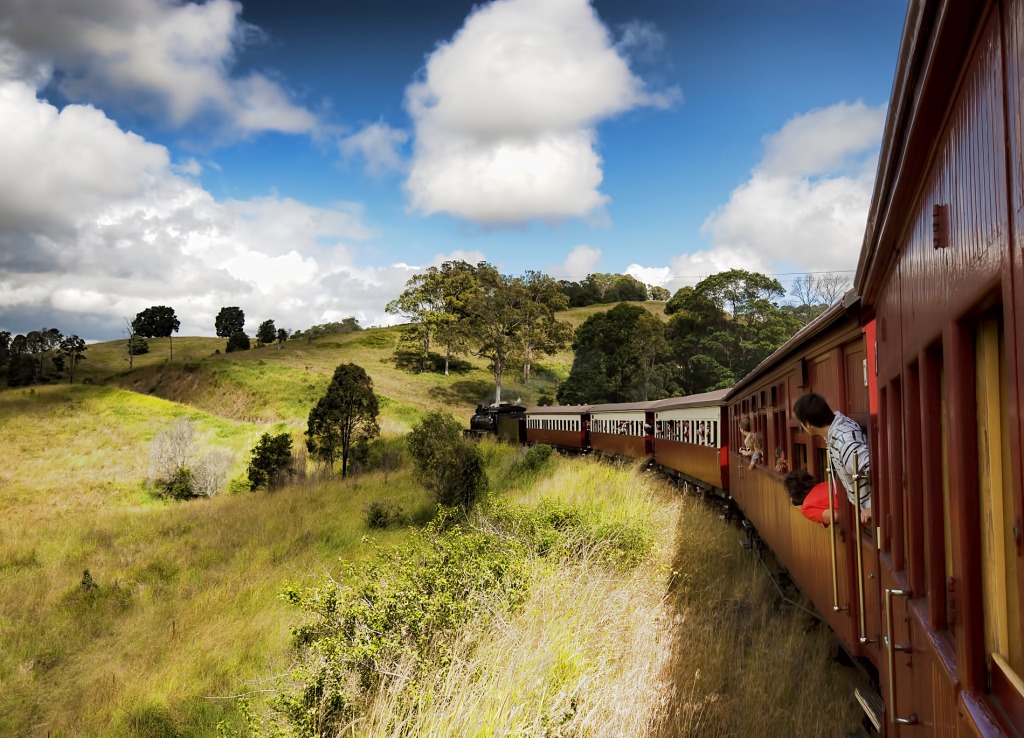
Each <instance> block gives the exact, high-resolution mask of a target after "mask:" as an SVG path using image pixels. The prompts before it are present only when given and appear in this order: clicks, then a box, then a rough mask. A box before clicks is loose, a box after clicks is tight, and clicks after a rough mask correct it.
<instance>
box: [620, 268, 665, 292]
mask: <svg viewBox="0 0 1024 738" xmlns="http://www.w3.org/2000/svg"><path fill="white" fill-rule="evenodd" d="M626 274H628V275H630V276H631V277H633V278H634V279H637V280H639V281H640V282H643V283H644V284H651V285H655V286H657V287H665V286H667V285H668V284H669V283H670V282H671V281H672V270H671V269H669V268H668V267H645V266H640V265H639V264H630V265H629V266H628V267H626Z"/></svg>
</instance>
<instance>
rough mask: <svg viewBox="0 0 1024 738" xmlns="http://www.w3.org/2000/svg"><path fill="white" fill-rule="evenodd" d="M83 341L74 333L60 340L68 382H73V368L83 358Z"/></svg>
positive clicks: (84, 348) (84, 346) (84, 349)
mask: <svg viewBox="0 0 1024 738" xmlns="http://www.w3.org/2000/svg"><path fill="white" fill-rule="evenodd" d="M85 351H86V345H85V341H84V340H82V339H81V338H79V337H78V336H76V335H70V336H67V337H66V338H64V339H63V340H61V342H60V353H61V355H62V356H63V357H64V365H65V366H66V367H67V368H68V384H72V383H74V380H75V369H77V368H78V365H79V363H81V362H82V361H83V360H84V359H85Z"/></svg>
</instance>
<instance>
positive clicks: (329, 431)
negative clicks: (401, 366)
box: [306, 364, 380, 478]
mask: <svg viewBox="0 0 1024 738" xmlns="http://www.w3.org/2000/svg"><path fill="white" fill-rule="evenodd" d="M378 413H379V409H378V405H377V396H376V395H374V394H373V380H372V379H370V376H369V375H368V374H367V373H366V370H364V369H363V368H362V367H361V366H359V365H357V364H341V365H340V366H338V368H337V369H335V370H334V376H333V377H332V378H331V383H330V384H329V385H328V386H327V392H326V393H324V396H323V397H321V398H320V400H319V401H318V402H317V404H316V406H315V407H314V408H313V409H312V410H311V411H310V413H309V420H308V423H307V427H306V449H307V450H308V451H309V453H310V454H311V455H312V456H313V457H315V458H317V459H320V460H321V461H323V462H324V463H325V464H327V466H328V468H330V469H332V470H333V469H334V465H335V462H336V461H337V460H338V458H339V456H340V458H341V476H342V477H343V478H344V477H346V476H347V475H348V460H349V457H350V453H351V451H352V448H353V446H354V444H355V443H357V442H359V441H361V440H369V439H371V438H375V437H376V436H378V435H380V428H379V426H378V425H377V415H378Z"/></svg>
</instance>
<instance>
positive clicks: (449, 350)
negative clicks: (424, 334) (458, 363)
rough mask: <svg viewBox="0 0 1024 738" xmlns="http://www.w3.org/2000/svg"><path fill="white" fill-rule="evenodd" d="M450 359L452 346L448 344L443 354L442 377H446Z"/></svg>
mask: <svg viewBox="0 0 1024 738" xmlns="http://www.w3.org/2000/svg"><path fill="white" fill-rule="evenodd" d="M451 358H452V346H451V344H448V347H447V350H446V351H445V353H444V375H445V376H446V377H447V376H448V362H450V361H451Z"/></svg>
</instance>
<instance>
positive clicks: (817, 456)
mask: <svg viewBox="0 0 1024 738" xmlns="http://www.w3.org/2000/svg"><path fill="white" fill-rule="evenodd" d="M826 469H828V449H827V448H815V449H814V469H813V471H811V474H813V475H814V476H815V477H817V478H818V479H824V480H826V481H827V480H828V476H827V475H826V471H825V470H826ZM826 498H827V495H826Z"/></svg>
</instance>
